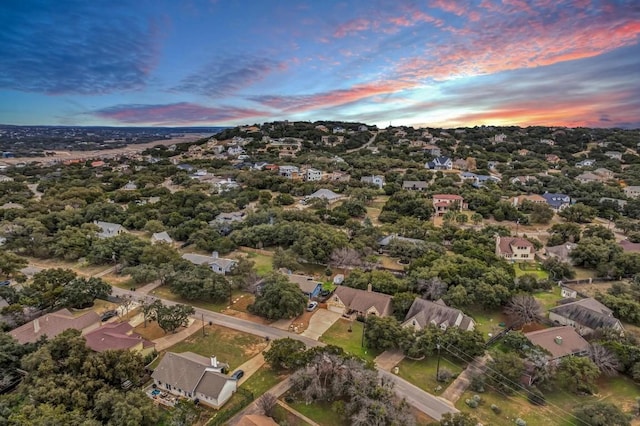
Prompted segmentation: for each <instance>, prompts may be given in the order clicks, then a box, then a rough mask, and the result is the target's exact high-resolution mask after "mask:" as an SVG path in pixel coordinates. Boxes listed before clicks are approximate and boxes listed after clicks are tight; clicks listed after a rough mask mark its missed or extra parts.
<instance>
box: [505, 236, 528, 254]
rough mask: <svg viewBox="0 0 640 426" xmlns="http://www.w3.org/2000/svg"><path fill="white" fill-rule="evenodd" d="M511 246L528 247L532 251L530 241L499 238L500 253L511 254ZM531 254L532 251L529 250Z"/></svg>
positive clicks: (516, 238)
mask: <svg viewBox="0 0 640 426" xmlns="http://www.w3.org/2000/svg"><path fill="white" fill-rule="evenodd" d="M511 246H516V247H529V248H531V249H533V247H534V246H533V244H532V243H531V241H529V240H527V239H525V238H520V237H500V246H499V247H500V253H508V254H513V250H511ZM529 251H530V252H532V253H533V250H529Z"/></svg>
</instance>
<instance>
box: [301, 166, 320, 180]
mask: <svg viewBox="0 0 640 426" xmlns="http://www.w3.org/2000/svg"><path fill="white" fill-rule="evenodd" d="M305 180H306V181H307V182H318V181H320V180H322V170H318V169H307V172H306V173H305Z"/></svg>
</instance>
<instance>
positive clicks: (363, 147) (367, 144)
mask: <svg viewBox="0 0 640 426" xmlns="http://www.w3.org/2000/svg"><path fill="white" fill-rule="evenodd" d="M376 137H378V132H375V133H374V134H373V136H371V139H369V142H367V143H365V144H364V145H362V146H359V147H358V148H353V149H348V150H347V154H350V153H352V152H356V151H359V150H361V149H365V148H369V146H370V145H371V144H372V143H373V142H374V141H375V140H376Z"/></svg>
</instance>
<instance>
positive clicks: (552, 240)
mask: <svg viewBox="0 0 640 426" xmlns="http://www.w3.org/2000/svg"><path fill="white" fill-rule="evenodd" d="M549 231H551V236H550V237H549V241H548V242H547V246H548V247H553V246H557V245H560V244H564V243H566V242H572V243H577V242H578V241H580V236H581V235H582V229H581V228H580V225H578V224H575V223H556V224H555V225H553V226H552V227H551V229H549Z"/></svg>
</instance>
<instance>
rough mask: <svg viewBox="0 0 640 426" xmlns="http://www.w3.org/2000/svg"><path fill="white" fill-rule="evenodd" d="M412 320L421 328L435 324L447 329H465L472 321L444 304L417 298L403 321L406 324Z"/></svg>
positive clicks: (457, 310) (459, 311)
mask: <svg viewBox="0 0 640 426" xmlns="http://www.w3.org/2000/svg"><path fill="white" fill-rule="evenodd" d="M413 320H415V321H416V322H417V323H418V325H420V327H422V328H424V327H426V326H428V325H429V324H432V323H435V325H437V326H440V325H441V324H444V325H446V326H447V327H452V326H459V327H462V328H463V329H466V328H467V327H468V326H469V325H470V324H471V322H472V321H473V320H472V319H471V318H470V317H467V316H466V315H465V314H464V313H463V312H462V311H461V310H459V309H455V308H450V307H449V306H447V305H446V304H444V302H441V301H438V302H431V301H429V300H424V299H420V298H418V297H417V298H416V299H415V300H414V301H413V303H412V304H411V307H410V308H409V312H407V315H406V316H405V320H404V321H405V324H406V323H408V322H409V321H413ZM463 322H464V326H463V324H462V323H463Z"/></svg>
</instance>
